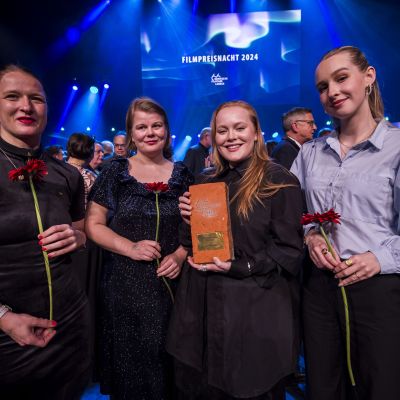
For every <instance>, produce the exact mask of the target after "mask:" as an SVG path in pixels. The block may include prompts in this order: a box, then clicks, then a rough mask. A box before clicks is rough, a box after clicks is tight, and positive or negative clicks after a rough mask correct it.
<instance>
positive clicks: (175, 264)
mask: <svg viewBox="0 0 400 400" xmlns="http://www.w3.org/2000/svg"><path fill="white" fill-rule="evenodd" d="M182 264H183V260H181V259H180V258H179V257H178V256H177V255H176V254H175V253H172V254H168V255H167V256H165V257H164V258H163V259H162V261H161V263H160V266H159V267H158V268H157V276H159V277H160V276H165V277H167V278H170V279H174V278H176V277H177V276H178V275H179V273H180V272H181V268H182Z"/></svg>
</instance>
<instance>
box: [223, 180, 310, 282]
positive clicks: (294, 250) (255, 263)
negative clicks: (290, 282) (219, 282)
mask: <svg viewBox="0 0 400 400" xmlns="http://www.w3.org/2000/svg"><path fill="white" fill-rule="evenodd" d="M291 180H292V184H293V186H288V187H285V188H282V189H280V190H279V191H278V193H276V194H275V195H273V196H272V198H271V222H270V228H269V232H267V233H266V245H265V247H264V248H263V249H262V250H260V251H259V252H258V253H256V254H253V255H251V256H246V255H242V256H239V257H238V259H237V260H234V261H232V266H231V269H230V271H229V272H228V274H229V275H230V276H232V277H235V278H239V279H242V278H246V277H249V276H253V277H254V279H255V280H256V281H257V283H258V284H259V285H260V286H263V287H270V286H272V285H273V283H274V282H275V280H276V277H277V274H278V273H279V272H281V271H282V270H284V271H285V272H287V273H289V274H290V275H294V276H296V275H297V274H298V272H299V269H300V266H301V260H302V256H303V229H302V226H301V223H300V221H301V214H302V197H301V191H300V187H299V185H298V183H297V179H296V180H295V178H292V179H291Z"/></svg>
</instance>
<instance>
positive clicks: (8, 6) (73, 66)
mask: <svg viewBox="0 0 400 400" xmlns="http://www.w3.org/2000/svg"><path fill="white" fill-rule="evenodd" d="M163 1H164V4H165V5H168V3H173V4H175V5H179V3H180V2H185V3H186V6H188V7H189V8H190V9H191V10H192V12H193V13H196V14H198V15H208V14H213V13H227V12H251V11H268V10H271V11H272V10H286V9H301V10H302V29H301V30H302V31H301V49H302V54H301V88H300V102H299V104H287V105H279V106H273V105H272V106H258V107H257V111H258V113H259V116H260V119H261V122H262V127H263V130H264V131H265V133H266V138H267V139H269V138H270V135H271V134H272V133H273V132H274V131H279V132H280V131H281V127H280V116H281V114H282V113H283V112H284V111H286V110H287V109H289V108H290V107H293V106H298V105H300V106H307V107H311V108H312V109H313V110H314V116H315V118H316V121H317V123H318V125H319V128H320V127H322V126H323V125H324V124H325V122H326V120H327V118H326V115H324V113H323V112H322V110H321V107H320V105H319V100H318V96H317V93H316V90H315V88H314V70H315V66H316V65H317V63H318V61H319V59H320V57H321V56H322V55H323V54H324V53H325V52H326V51H328V50H329V49H331V48H333V47H336V46H339V45H347V44H352V45H356V46H358V47H360V48H361V49H362V50H363V51H364V52H365V53H366V55H367V58H368V59H369V61H370V63H371V64H372V65H374V66H375V67H376V69H377V71H378V80H379V83H380V86H381V90H382V93H383V97H384V101H385V105H386V115H387V116H388V117H389V118H390V120H391V121H393V122H396V121H400V109H399V100H398V95H399V93H400V79H399V72H398V71H399V69H400V52H399V42H400V28H399V21H400V6H399V5H397V2H396V1H378V0H373V1H372V0H363V1H354V0H336V1H323V0H309V1H267V0H241V1H239V0H237V1H234V0H224V1H222V0H209V1H206V0H190V1H189V0H163ZM99 4H101V2H99V1H95V0H80V1H78V0H68V1H40V0H39V1H26V0H21V1H13V2H12V3H11V2H10V1H3V2H2V5H1V11H0V63H1V64H2V65H4V64H8V63H20V64H22V65H24V66H26V67H28V68H30V69H32V70H33V71H34V72H35V73H37V74H38V75H39V76H40V77H41V78H42V80H43V83H44V85H45V89H46V91H47V94H48V98H49V123H48V127H47V131H46V137H45V140H44V142H45V143H48V142H50V141H51V140H52V141H54V137H53V138H52V139H51V136H52V135H54V133H56V134H57V138H58V141H61V142H62V140H63V139H62V136H65V137H68V135H69V134H70V133H72V132H71V131H67V130H66V131H65V132H57V125H58V122H59V120H60V117H61V115H62V112H63V109H64V107H65V104H66V101H67V99H68V96H69V94H70V91H71V86H72V85H73V84H74V83H75V82H76V83H78V84H79V86H80V91H84V90H87V89H88V88H89V86H91V85H97V86H98V87H99V88H100V87H102V85H103V83H104V82H107V83H109V84H110V86H111V87H110V89H109V92H108V96H107V98H106V101H105V104H104V107H103V109H102V120H103V124H102V125H101V129H99V130H98V131H97V132H92V133H93V134H95V136H96V138H98V139H100V140H101V139H103V138H111V137H112V136H113V133H112V132H111V130H110V129H111V127H115V128H116V130H122V129H124V121H125V112H126V109H127V107H128V105H129V103H130V101H131V100H132V99H133V98H135V97H136V96H141V95H145V94H146V93H143V91H142V81H141V58H140V57H141V56H140V53H141V52H140V23H141V19H142V15H143V12H146V13H148V12H152V11H151V10H153V11H154V12H157V7H160V3H159V2H158V1H157V0H113V1H111V2H110V3H109V4H108V5H107V7H106V8H105V10H104V12H103V13H101V15H100V16H99V17H98V18H97V19H95V20H94V22H93V23H90V22H89V23H88V22H87V21H88V16H90V15H91V13H92V12H93V10H95V9H96V7H97V6H98V5H99ZM169 17H170V18H174V17H176V19H177V20H176V23H177V24H179V17H178V14H176V13H171V15H170V16H169ZM165 34H166V35H169V34H171V33H170V32H165ZM188 34H189V32H188ZM178 40H179V39H178ZM180 95H181V94H180V93H176V96H177V98H179V96H180ZM158 100H160V101H161V100H162V93H160V98H159V99H158ZM245 100H247V101H249V102H251V99H245ZM161 102H162V101H161ZM163 105H164V106H165V108H166V109H167V112H168V114H169V116H170V119H171V121H173V123H172V131H173V133H175V134H176V135H177V143H178V142H179V141H180V140H181V139H182V138H183V137H184V136H185V135H187V134H189V135H192V136H195V135H197V133H198V132H199V130H200V129H201V128H202V127H203V126H206V125H208V124H209V120H210V117H211V112H212V110H213V108H214V107H215V105H209V106H207V105H199V107H197V108H196V113H193V114H191V115H184V114H185V111H184V109H183V108H181V107H177V106H176V104H175V105H174V104H163ZM82 118H83V117H82ZM78 125H79V124H77V127H76V129H74V130H82V127H81V126H78ZM60 136H61V137H60Z"/></svg>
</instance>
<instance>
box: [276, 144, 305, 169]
mask: <svg viewBox="0 0 400 400" xmlns="http://www.w3.org/2000/svg"><path fill="white" fill-rule="evenodd" d="M299 151H300V148H299V146H298V145H297V143H295V142H294V141H293V140H292V139H290V138H288V137H284V138H283V139H282V140H281V141H280V142H279V143H278V145H277V146H276V147H275V148H274V150H273V151H272V155H271V157H272V158H273V160H274V161H275V162H277V163H278V164H281V165H283V166H284V167H285V168H287V169H290V167H291V166H292V164H293V161H294V160H295V158H296V157H297V154H298V153H299Z"/></svg>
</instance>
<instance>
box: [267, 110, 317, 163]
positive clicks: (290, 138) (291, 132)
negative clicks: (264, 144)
mask: <svg viewBox="0 0 400 400" xmlns="http://www.w3.org/2000/svg"><path fill="white" fill-rule="evenodd" d="M282 126H283V130H284V132H285V137H284V138H283V139H282V140H281V141H280V143H278V145H277V146H276V147H275V148H274V150H273V152H272V158H273V159H274V160H275V161H276V162H277V163H278V164H281V165H283V166H284V167H285V168H287V169H290V167H291V166H292V164H293V161H294V160H295V158H296V157H297V154H298V153H299V150H300V148H301V146H302V145H303V144H304V143H306V142H308V141H309V140H311V139H312V138H313V134H314V132H315V131H316V130H317V125H316V124H315V121H314V117H313V115H312V111H311V110H310V109H309V108H304V107H295V108H292V109H291V110H289V111H288V112H287V113H285V114H283V115H282Z"/></svg>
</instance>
